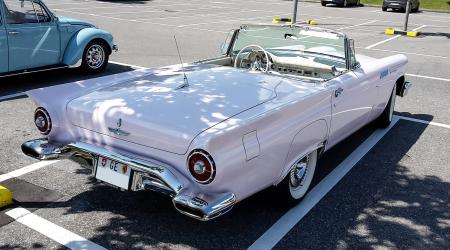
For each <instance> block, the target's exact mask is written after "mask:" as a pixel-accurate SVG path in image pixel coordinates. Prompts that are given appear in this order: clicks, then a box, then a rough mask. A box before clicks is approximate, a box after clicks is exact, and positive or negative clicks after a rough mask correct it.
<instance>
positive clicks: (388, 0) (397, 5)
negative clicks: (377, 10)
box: [381, 0, 420, 12]
mask: <svg viewBox="0 0 450 250" xmlns="http://www.w3.org/2000/svg"><path fill="white" fill-rule="evenodd" d="M407 1H408V0H383V6H382V7H381V9H382V10H383V11H387V9H388V8H391V9H393V10H399V11H406V3H407ZM410 1H411V5H410V8H411V12H417V11H419V6H420V0H410Z"/></svg>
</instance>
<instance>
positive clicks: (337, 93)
mask: <svg viewBox="0 0 450 250" xmlns="http://www.w3.org/2000/svg"><path fill="white" fill-rule="evenodd" d="M342 92H344V89H343V88H341V87H339V88H338V89H336V90H335V91H334V97H339V96H340V95H341V94H342Z"/></svg>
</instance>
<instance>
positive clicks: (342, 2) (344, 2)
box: [320, 0, 360, 7]
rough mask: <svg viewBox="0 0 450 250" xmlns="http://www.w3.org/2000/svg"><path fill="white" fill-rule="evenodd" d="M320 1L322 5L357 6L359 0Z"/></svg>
mask: <svg viewBox="0 0 450 250" xmlns="http://www.w3.org/2000/svg"><path fill="white" fill-rule="evenodd" d="M320 3H321V4H322V6H326V5H327V4H336V5H337V6H341V7H347V6H350V5H355V6H359V5H360V0H321V1H320Z"/></svg>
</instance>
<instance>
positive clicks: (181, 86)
mask: <svg viewBox="0 0 450 250" xmlns="http://www.w3.org/2000/svg"><path fill="white" fill-rule="evenodd" d="M173 39H174V40H175V46H177V51H178V58H180V63H181V70H182V71H183V76H184V78H183V80H184V83H183V84H182V85H180V86H178V87H177V89H182V88H186V87H189V81H188V78H187V76H186V72H185V70H184V66H183V60H181V54H180V48H179V47H178V42H177V38H176V36H175V35H174V36H173Z"/></svg>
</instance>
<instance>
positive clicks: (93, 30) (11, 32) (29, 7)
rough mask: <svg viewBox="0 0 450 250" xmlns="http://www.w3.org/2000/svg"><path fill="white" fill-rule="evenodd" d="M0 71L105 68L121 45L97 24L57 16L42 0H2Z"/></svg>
mask: <svg viewBox="0 0 450 250" xmlns="http://www.w3.org/2000/svg"><path fill="white" fill-rule="evenodd" d="M0 3H1V6H0V12H1V20H2V21H1V24H0V74H1V75H10V74H20V73H24V72H30V71H40V70H47V69H53V68H61V67H77V66H81V68H82V69H83V70H84V71H85V72H88V73H98V72H101V71H102V70H104V69H105V67H106V66H107V64H108V59H109V55H110V54H111V52H112V51H113V50H117V46H116V45H114V44H113V36H112V35H111V33H109V32H107V31H104V30H101V29H98V28H97V27H95V26H94V25H93V24H90V23H88V22H85V21H80V20H76V19H72V18H68V17H62V16H56V15H55V14H54V13H52V12H51V11H50V10H49V9H48V8H47V6H46V5H45V4H44V2H43V1H41V0H0Z"/></svg>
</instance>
